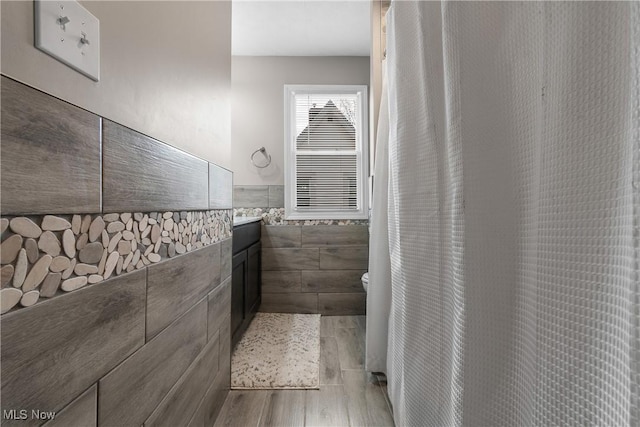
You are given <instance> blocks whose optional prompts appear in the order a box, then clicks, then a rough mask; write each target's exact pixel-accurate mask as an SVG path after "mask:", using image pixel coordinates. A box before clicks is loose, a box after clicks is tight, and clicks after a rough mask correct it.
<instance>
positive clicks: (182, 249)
mask: <svg viewBox="0 0 640 427" xmlns="http://www.w3.org/2000/svg"><path fill="white" fill-rule="evenodd" d="M231 229H232V225H231V210H208V211H190V212H186V211H182V212H150V213H142V212H136V213H130V212H125V213H109V214H102V215H100V214H96V215H55V216H54V215H44V216H30V217H11V218H9V217H5V218H0V231H1V233H2V243H1V244H0V263H1V264H2V267H1V269H0V278H1V282H0V283H1V288H2V289H1V290H0V305H1V311H0V312H1V314H4V313H6V312H7V311H9V310H11V309H12V308H14V307H16V306H23V307H28V306H31V305H34V304H36V303H37V302H38V301H39V300H40V299H41V298H51V297H54V296H56V295H60V294H63V293H64V292H71V291H74V290H76V289H80V288H82V287H84V286H85V285H87V284H93V283H98V282H101V281H103V280H106V279H108V278H109V277H112V276H117V275H119V274H121V273H123V272H131V271H133V270H137V269H140V268H144V267H145V266H147V265H150V264H152V263H157V262H160V261H161V260H162V259H163V258H172V257H174V256H176V255H180V254H184V253H186V252H190V251H192V250H195V249H199V248H202V247H204V246H207V245H210V244H212V243H216V242H219V241H221V240H224V239H226V238H229V237H231V233H232V231H231Z"/></svg>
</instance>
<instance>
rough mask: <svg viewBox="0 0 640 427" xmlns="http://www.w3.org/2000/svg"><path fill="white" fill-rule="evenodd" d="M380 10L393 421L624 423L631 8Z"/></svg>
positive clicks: (633, 233) (630, 313)
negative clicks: (384, 33) (384, 27)
mask: <svg viewBox="0 0 640 427" xmlns="http://www.w3.org/2000/svg"><path fill="white" fill-rule="evenodd" d="M387 20H388V40H387V53H388V56H387V58H388V59H387V61H388V64H387V71H388V82H389V85H388V87H389V112H390V124H389V208H388V209H389V210H388V212H389V224H388V225H389V251H390V258H391V276H392V293H391V310H390V316H389V329H388V331H389V338H388V356H387V377H388V384H389V392H390V398H391V403H392V404H393V409H394V418H395V421H396V424H397V425H399V426H405V425H409V426H427V425H428V426H454V425H470V426H501V425H504V426H547V425H576V426H578V425H580V426H581V425H598V426H638V425H640V414H639V410H640V404H639V393H640V372H639V368H640V344H639V340H640V320H639V318H640V292H639V286H640V285H639V281H640V280H639V277H640V276H639V264H640V249H639V240H640V237H639V233H640V229H639V227H640V220H639V219H638V218H639V216H640V215H639V214H640V194H639V193H640V190H639V186H640V136H639V135H640V6H639V5H638V3H636V2H629V3H624V2H615V3H609V2H603V3H582V2H566V3H555V2H523V3H516V2H443V3H436V2H409V1H401V2H394V4H393V5H392V7H391V9H390V12H389V15H388V16H387ZM378 184H379V182H376V185H378ZM375 309H376V307H371V306H370V307H369V308H368V310H369V315H372V310H375Z"/></svg>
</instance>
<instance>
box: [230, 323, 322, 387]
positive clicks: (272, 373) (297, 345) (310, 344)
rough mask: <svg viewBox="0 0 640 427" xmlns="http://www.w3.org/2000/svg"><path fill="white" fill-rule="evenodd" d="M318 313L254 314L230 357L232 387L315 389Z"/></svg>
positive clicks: (317, 375) (318, 339)
mask: <svg viewBox="0 0 640 427" xmlns="http://www.w3.org/2000/svg"><path fill="white" fill-rule="evenodd" d="M319 365H320V315H319V314H283V313H257V314H256V317H255V318H254V319H253V322H251V325H249V328H248V329H247V331H246V332H245V334H244V336H243V337H242V339H241V340H240V342H239V343H238V345H237V346H236V349H235V351H234V353H233V355H232V357H231V388H232V389H317V388H318V387H319V383H320V380H319V371H320V369H319Z"/></svg>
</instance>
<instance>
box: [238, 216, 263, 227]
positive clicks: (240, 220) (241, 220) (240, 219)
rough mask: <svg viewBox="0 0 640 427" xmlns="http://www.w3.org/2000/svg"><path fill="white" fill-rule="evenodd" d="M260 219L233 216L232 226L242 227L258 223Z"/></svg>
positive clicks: (257, 217)
mask: <svg viewBox="0 0 640 427" xmlns="http://www.w3.org/2000/svg"><path fill="white" fill-rule="evenodd" d="M261 219H262V217H259V216H234V217H233V225H234V226H236V225H243V224H249V223H250V222H258V221H260V220H261Z"/></svg>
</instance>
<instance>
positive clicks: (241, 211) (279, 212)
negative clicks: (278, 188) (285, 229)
mask: <svg viewBox="0 0 640 427" xmlns="http://www.w3.org/2000/svg"><path fill="white" fill-rule="evenodd" d="M233 215H234V216H237V217H243V216H259V217H261V218H262V221H263V222H264V225H367V224H368V223H369V221H368V220H366V219H307V220H294V221H292V220H286V219H284V208H235V209H234V210H233Z"/></svg>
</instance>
